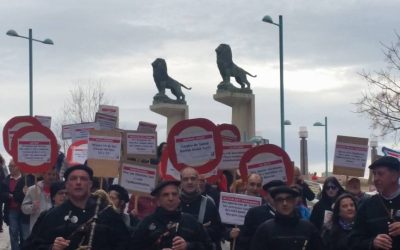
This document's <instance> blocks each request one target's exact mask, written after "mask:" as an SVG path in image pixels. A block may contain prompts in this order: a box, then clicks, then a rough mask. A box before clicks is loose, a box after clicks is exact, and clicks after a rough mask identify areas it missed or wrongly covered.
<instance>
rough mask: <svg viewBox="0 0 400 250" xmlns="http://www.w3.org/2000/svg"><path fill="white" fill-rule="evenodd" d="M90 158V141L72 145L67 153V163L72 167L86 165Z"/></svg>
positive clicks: (81, 141) (76, 142) (79, 141)
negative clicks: (88, 157)
mask: <svg viewBox="0 0 400 250" xmlns="http://www.w3.org/2000/svg"><path fill="white" fill-rule="evenodd" d="M87 156H88V141H87V140H78V141H75V142H74V143H72V144H71V145H70V146H69V148H68V151H67V157H66V161H67V163H68V164H69V165H70V166H72V165H76V164H84V163H85V161H86V160H87Z"/></svg>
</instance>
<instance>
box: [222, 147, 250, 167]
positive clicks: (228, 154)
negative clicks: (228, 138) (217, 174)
mask: <svg viewBox="0 0 400 250" xmlns="http://www.w3.org/2000/svg"><path fill="white" fill-rule="evenodd" d="M252 147H253V146H252V144H251V143H244V142H225V143H224V144H223V146H222V148H223V151H222V157H221V161H220V162H219V164H218V166H217V168H218V169H219V170H231V169H237V168H239V163H240V160H241V159H242V156H243V154H244V153H245V152H246V151H247V150H249V149H251V148H252Z"/></svg>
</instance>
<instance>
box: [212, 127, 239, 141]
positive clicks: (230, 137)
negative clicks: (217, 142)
mask: <svg viewBox="0 0 400 250" xmlns="http://www.w3.org/2000/svg"><path fill="white" fill-rule="evenodd" d="M217 129H218V130H219V133H220V134H221V139H222V141H223V142H239V141H240V131H239V129H238V127H236V126H235V125H233V124H226V123H223V124H219V125H218V126H217Z"/></svg>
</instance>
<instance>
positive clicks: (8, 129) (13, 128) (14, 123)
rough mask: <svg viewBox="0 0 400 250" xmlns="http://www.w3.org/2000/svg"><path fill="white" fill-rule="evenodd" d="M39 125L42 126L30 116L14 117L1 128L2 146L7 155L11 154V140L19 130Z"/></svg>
mask: <svg viewBox="0 0 400 250" xmlns="http://www.w3.org/2000/svg"><path fill="white" fill-rule="evenodd" d="M41 125H42V124H41V123H40V122H39V121H38V120H37V119H36V118H34V117H32V116H15V117H13V118H11V119H10V120H9V121H8V122H7V123H6V125H4V128H3V145H4V148H5V150H6V151H7V153H9V154H10V155H11V154H12V153H11V151H12V150H11V148H12V138H13V136H14V134H15V133H16V132H17V131H18V130H19V129H21V128H23V127H27V126H41Z"/></svg>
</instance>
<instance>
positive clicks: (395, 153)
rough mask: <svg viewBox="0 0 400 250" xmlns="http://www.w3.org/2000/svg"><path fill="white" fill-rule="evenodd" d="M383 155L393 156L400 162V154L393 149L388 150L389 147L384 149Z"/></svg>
mask: <svg viewBox="0 0 400 250" xmlns="http://www.w3.org/2000/svg"><path fill="white" fill-rule="evenodd" d="M382 153H383V155H385V156H392V157H394V158H397V159H399V160H400V152H399V151H396V150H393V149H391V148H387V147H382Z"/></svg>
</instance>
